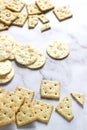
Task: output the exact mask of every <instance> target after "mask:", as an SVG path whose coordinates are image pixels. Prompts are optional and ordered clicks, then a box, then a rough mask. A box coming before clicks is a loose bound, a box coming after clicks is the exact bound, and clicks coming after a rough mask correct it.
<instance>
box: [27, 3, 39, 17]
mask: <svg viewBox="0 0 87 130" xmlns="http://www.w3.org/2000/svg"><path fill="white" fill-rule="evenodd" d="M26 9H27V13H28V15H36V14H41V11H40V9H39V8H38V7H37V5H36V4H35V3H33V4H28V5H26Z"/></svg>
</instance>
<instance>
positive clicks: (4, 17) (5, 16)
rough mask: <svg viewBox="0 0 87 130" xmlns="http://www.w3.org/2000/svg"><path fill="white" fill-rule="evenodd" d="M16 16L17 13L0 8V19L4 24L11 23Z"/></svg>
mask: <svg viewBox="0 0 87 130" xmlns="http://www.w3.org/2000/svg"><path fill="white" fill-rule="evenodd" d="M16 18H17V14H16V13H14V12H11V11H10V10H8V9H2V10H0V21H1V22H3V23H5V24H6V25H8V26H9V25H11V23H12V22H13V21H14V20H15V19H16Z"/></svg>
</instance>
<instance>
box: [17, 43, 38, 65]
mask: <svg viewBox="0 0 87 130" xmlns="http://www.w3.org/2000/svg"><path fill="white" fill-rule="evenodd" d="M15 60H16V61H17V62H18V63H19V64H22V65H30V64H32V63H34V62H35V61H36V56H35V53H34V51H33V48H32V47H31V46H29V45H28V44H19V45H18V47H17V49H16V52H15Z"/></svg>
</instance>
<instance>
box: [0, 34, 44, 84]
mask: <svg viewBox="0 0 87 130" xmlns="http://www.w3.org/2000/svg"><path fill="white" fill-rule="evenodd" d="M12 60H15V61H16V62H17V63H18V64H20V65H23V66H24V67H27V68H29V69H39V68H41V67H42V66H44V64H45V62H46V57H45V55H44V54H43V53H42V52H41V51H39V50H38V49H37V48H36V47H34V46H32V45H31V44H21V43H19V42H17V41H15V40H14V38H13V37H11V36H10V35H7V34H1V35H0V84H5V83H7V82H9V81H11V79H12V78H13V77H14V67H13V66H12V64H11V61H12Z"/></svg>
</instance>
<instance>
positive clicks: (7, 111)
mask: <svg viewBox="0 0 87 130" xmlns="http://www.w3.org/2000/svg"><path fill="white" fill-rule="evenodd" d="M12 107H13V105H11V104H10V105H9V104H8V105H6V106H4V107H3V106H1V105H0V126H4V125H8V124H11V123H13V122H15V112H14V110H13V109H12Z"/></svg>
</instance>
